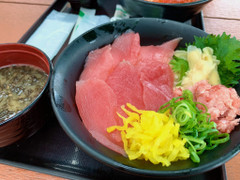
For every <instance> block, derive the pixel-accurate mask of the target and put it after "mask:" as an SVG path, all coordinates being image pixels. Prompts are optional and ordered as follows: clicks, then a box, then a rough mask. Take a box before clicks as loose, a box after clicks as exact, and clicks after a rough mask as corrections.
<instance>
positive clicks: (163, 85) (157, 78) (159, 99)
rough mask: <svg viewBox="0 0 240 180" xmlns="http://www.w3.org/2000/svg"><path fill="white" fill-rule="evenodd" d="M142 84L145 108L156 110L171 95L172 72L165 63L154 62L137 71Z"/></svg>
mask: <svg viewBox="0 0 240 180" xmlns="http://www.w3.org/2000/svg"><path fill="white" fill-rule="evenodd" d="M139 73H140V76H141V79H140V80H141V82H142V85H143V102H144V105H145V107H146V109H147V110H155V111H157V110H158V109H159V107H160V106H161V105H162V104H164V103H166V102H167V101H169V100H170V99H171V98H172V97H173V85H174V74H173V71H172V69H171V67H170V66H169V65H168V64H165V63H159V62H156V61H155V62H154V63H152V64H150V65H149V66H146V67H145V68H144V69H143V68H142V69H141V71H139Z"/></svg>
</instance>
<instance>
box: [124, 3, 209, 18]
mask: <svg viewBox="0 0 240 180" xmlns="http://www.w3.org/2000/svg"><path fill="white" fill-rule="evenodd" d="M210 1H212V0H199V1H196V2H192V3H183V4H168V3H155V2H149V1H144V0H120V2H121V4H122V6H123V7H124V9H125V10H126V11H127V12H128V13H129V14H130V15H131V16H133V17H137V16H139V17H157V18H164V19H170V20H175V21H180V22H184V21H187V20H189V19H191V18H192V17H193V16H194V15H196V14H198V13H199V12H200V11H201V10H202V9H203V7H204V6H205V5H206V4H207V3H209V2H210Z"/></svg>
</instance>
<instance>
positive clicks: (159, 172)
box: [50, 18, 240, 176]
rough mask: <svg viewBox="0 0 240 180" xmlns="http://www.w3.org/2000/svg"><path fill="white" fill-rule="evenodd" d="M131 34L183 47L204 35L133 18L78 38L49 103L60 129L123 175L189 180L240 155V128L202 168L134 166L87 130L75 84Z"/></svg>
mask: <svg viewBox="0 0 240 180" xmlns="http://www.w3.org/2000/svg"><path fill="white" fill-rule="evenodd" d="M129 29H131V30H132V31H135V32H138V33H139V34H140V41H141V45H159V44H161V43H163V42H165V41H168V40H171V39H173V38H176V37H182V38H183V40H182V41H181V42H180V44H179V47H181V46H184V45H185V43H187V42H192V41H193V40H194V36H206V35H207V33H205V32H204V31H202V30H199V29H197V28H194V27H192V26H189V25H186V24H184V23H178V22H174V21H170V20H161V19H155V18H131V19H127V20H121V21H116V22H112V23H108V24H105V25H102V26H99V27H97V28H95V29H92V30H90V31H88V32H87V33H85V34H84V35H82V36H80V37H78V38H77V39H76V40H75V41H73V42H72V43H71V44H70V45H69V46H68V47H67V48H66V49H65V51H64V52H63V53H62V54H61V56H60V57H59V58H58V59H57V62H56V65H55V72H54V74H53V78H52V80H51V84H50V90H51V100H52V105H53V109H54V112H55V114H56V116H57V119H58V120H59V122H60V125H61V126H62V128H63V129H64V130H65V132H66V133H67V134H68V136H69V137H70V138H71V139H72V140H73V141H74V142H75V143H76V144H77V145H78V146H79V147H80V148H82V149H83V150H84V151H85V152H87V153H88V154H89V155H91V156H92V157H94V158H95V159H97V160H99V161H101V162H103V163H105V164H107V165H110V166H112V167H114V168H117V169H119V170H122V171H125V172H130V173H133V174H139V175H147V176H179V175H182V176H185V175H193V174H196V173H202V172H204V171H208V170H211V169H213V168H215V167H217V166H220V165H222V164H223V163H224V162H226V161H227V160H229V159H230V158H232V157H233V156H234V155H235V154H237V153H238V150H239V144H240V139H239V138H238V137H239V136H240V129H239V126H238V127H237V128H236V129H235V130H234V131H233V132H232V133H231V141H229V142H227V143H225V144H222V145H220V146H219V147H217V148H216V149H214V150H212V151H207V152H205V153H204V154H203V155H201V157H200V158H201V163H200V164H195V163H192V161H191V160H185V161H178V162H174V163H172V165H171V166H169V167H163V166H161V165H153V164H151V163H149V162H146V161H141V160H135V161H130V160H128V159H127V158H125V157H123V156H121V155H120V154H117V153H115V152H113V151H111V150H110V149H108V148H106V147H105V146H103V145H101V144H100V143H98V142H97V141H96V140H95V139H94V138H93V137H92V136H91V134H90V133H89V132H88V131H87V130H86V128H85V126H84V124H83V123H82V121H81V118H80V116H79V114H78V111H77V107H76V104H75V82H76V81H77V80H78V78H79V76H80V74H81V72H82V70H83V67H84V64H85V58H86V56H87V55H88V53H89V51H91V50H94V49H97V48H99V47H102V46H104V45H107V44H109V43H112V42H113V40H114V39H115V38H116V37H117V36H119V35H121V34H122V33H124V32H126V31H127V30H129Z"/></svg>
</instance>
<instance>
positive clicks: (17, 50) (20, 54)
mask: <svg viewBox="0 0 240 180" xmlns="http://www.w3.org/2000/svg"><path fill="white" fill-rule="evenodd" d="M22 65H26V66H31V67H33V68H37V69H40V70H42V71H43V72H44V73H46V74H45V75H46V76H47V77H46V78H45V80H44V82H45V84H43V87H42V89H41V88H40V89H39V90H38V95H37V96H35V97H34V98H32V99H31V100H30V101H29V104H28V105H27V106H26V107H23V109H22V110H20V111H18V112H16V113H15V114H13V115H11V116H7V118H5V119H4V118H3V117H4V116H2V118H1V121H0V147H5V146H8V145H10V144H13V143H15V142H17V141H19V140H23V139H26V138H28V137H30V136H32V135H33V134H35V133H36V132H37V131H38V130H39V129H40V128H41V127H42V126H43V125H44V124H45V120H46V115H47V113H46V112H45V111H46V109H47V108H50V107H51V106H50V103H46V102H47V101H48V99H49V98H48V84H49V81H50V78H51V75H52V65H51V62H50V60H49V58H48V57H47V56H46V55H45V54H44V53H43V52H42V51H40V50H39V49H37V48H35V47H32V46H29V45H25V44H18V43H13V44H0V69H2V68H4V67H9V66H22ZM25 75H26V74H25ZM12 77H13V76H12ZM9 78H10V77H9ZM7 79H8V78H7ZM6 85H7V83H6ZM34 90H35V89H33V91H34ZM0 108H1V109H3V107H1V106H0ZM2 112H3V110H2ZM2 112H1V111H0V113H2ZM0 117H1V116H0Z"/></svg>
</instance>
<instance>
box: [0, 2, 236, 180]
mask: <svg viewBox="0 0 240 180" xmlns="http://www.w3.org/2000/svg"><path fill="white" fill-rule="evenodd" d="M53 2H54V0H0V43H10V42H17V41H18V40H19V39H20V38H21V37H22V35H23V34H24V33H25V32H26V31H27V30H28V29H29V28H30V27H31V26H32V24H33V23H34V22H35V21H36V20H37V19H38V18H39V17H40V16H41V14H42V13H44V11H46V9H47V8H48V7H49V6H50V5H51V4H52V3H53ZM203 14H204V24H205V30H206V32H208V33H213V34H221V33H222V32H226V33H227V34H232V35H233V36H235V37H236V38H237V39H240V0H231V1H229V0H213V1H212V2H211V3H209V4H208V5H207V6H206V7H205V8H204V10H203ZM239 167H240V154H238V155H237V156H235V157H234V158H233V159H231V160H230V161H228V162H227V163H226V170H227V177H228V179H229V180H238V179H240V173H239V172H238V168H239ZM0 179H1V180H9V179H23V180H25V179H26V180H28V179H29V180H30V179H39V180H41V179H48V180H61V179H63V178H59V177H56V176H51V175H47V174H42V173H38V172H34V171H29V170H25V169H21V168H16V167H12V166H8V165H4V164H0Z"/></svg>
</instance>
